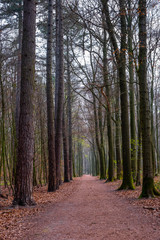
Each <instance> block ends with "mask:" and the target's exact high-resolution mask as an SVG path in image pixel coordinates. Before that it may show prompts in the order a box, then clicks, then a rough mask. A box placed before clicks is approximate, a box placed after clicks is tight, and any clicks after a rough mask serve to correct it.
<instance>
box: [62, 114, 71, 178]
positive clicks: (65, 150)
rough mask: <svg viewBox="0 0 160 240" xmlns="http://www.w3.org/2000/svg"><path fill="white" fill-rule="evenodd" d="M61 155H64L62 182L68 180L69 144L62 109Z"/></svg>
mask: <svg viewBox="0 0 160 240" xmlns="http://www.w3.org/2000/svg"><path fill="white" fill-rule="evenodd" d="M63 156H64V182H69V181H70V168H69V145H68V135H67V131H66V122H65V114H64V110H63Z"/></svg>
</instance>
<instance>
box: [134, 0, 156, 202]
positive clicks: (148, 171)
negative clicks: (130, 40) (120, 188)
mask: <svg viewBox="0 0 160 240" xmlns="http://www.w3.org/2000/svg"><path fill="white" fill-rule="evenodd" d="M146 10H147V5H146V0H139V86H140V118H141V126H142V150H143V185H142V193H141V196H140V197H142V198H143V197H145V198H146V197H147V198H148V197H153V196H154V195H160V194H159V192H158V191H157V190H156V189H155V187H154V180H153V166H152V144H151V113H150V105H149V91H148V84H147V29H146V12H147V11H146Z"/></svg>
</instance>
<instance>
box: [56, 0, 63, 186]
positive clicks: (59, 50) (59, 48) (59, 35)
mask: <svg viewBox="0 0 160 240" xmlns="http://www.w3.org/2000/svg"><path fill="white" fill-rule="evenodd" d="M63 71H64V70H63V29H62V1H61V0H56V86H55V88H56V89H55V91H56V92H55V155H56V188H57V189H58V188H59V185H60V184H61V169H60V162H61V152H62V115H63V95H64V93H63V92H64V86H63V85H64V83H63Z"/></svg>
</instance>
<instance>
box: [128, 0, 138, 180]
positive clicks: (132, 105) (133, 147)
mask: <svg viewBox="0 0 160 240" xmlns="http://www.w3.org/2000/svg"><path fill="white" fill-rule="evenodd" d="M132 39H133V30H132V9H131V0H128V55H129V82H130V93H129V94H130V95H129V96H130V128H131V169H132V176H133V181H134V182H135V181H136V171H137V158H136V156H137V154H136V146H137V140H136V123H135V94H134V84H133V82H134V70H133V47H132Z"/></svg>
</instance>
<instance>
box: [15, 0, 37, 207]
mask: <svg viewBox="0 0 160 240" xmlns="http://www.w3.org/2000/svg"><path fill="white" fill-rule="evenodd" d="M23 16H24V19H23V39H22V63H21V92H20V118H19V134H18V158H17V168H16V179H15V195H14V201H13V204H14V205H32V204H33V203H34V201H33V199H32V182H33V181H32V178H33V157H34V89H35V80H34V78H35V77H34V76H35V22H36V1H35V0H31V1H27V0H24V15H23Z"/></svg>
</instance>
